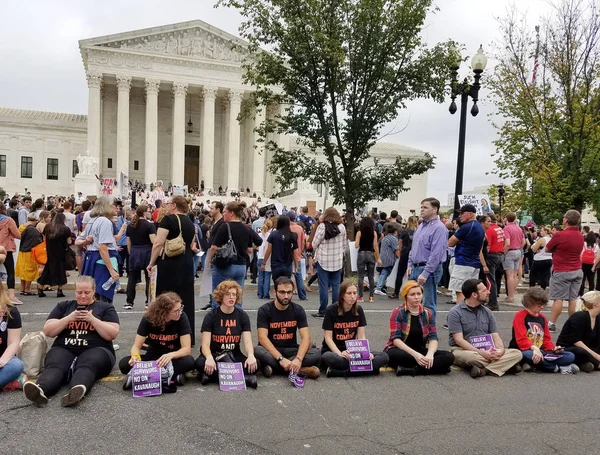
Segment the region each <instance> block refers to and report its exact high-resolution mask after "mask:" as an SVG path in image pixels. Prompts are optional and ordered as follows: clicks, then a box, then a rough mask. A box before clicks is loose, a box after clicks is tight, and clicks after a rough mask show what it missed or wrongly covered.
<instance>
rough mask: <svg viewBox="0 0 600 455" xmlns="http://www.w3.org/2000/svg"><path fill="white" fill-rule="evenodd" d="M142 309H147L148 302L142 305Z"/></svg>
mask: <svg viewBox="0 0 600 455" xmlns="http://www.w3.org/2000/svg"><path fill="white" fill-rule="evenodd" d="M144 308H145V309H146V310H147V309H148V302H146V303H145V304H144Z"/></svg>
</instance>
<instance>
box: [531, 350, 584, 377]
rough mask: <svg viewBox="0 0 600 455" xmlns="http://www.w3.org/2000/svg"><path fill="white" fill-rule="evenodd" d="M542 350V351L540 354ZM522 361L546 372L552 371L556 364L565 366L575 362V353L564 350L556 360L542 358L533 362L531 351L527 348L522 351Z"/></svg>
mask: <svg viewBox="0 0 600 455" xmlns="http://www.w3.org/2000/svg"><path fill="white" fill-rule="evenodd" d="M543 353H544V352H543V351H542V354H543ZM523 361H524V362H526V363H528V364H529V365H531V366H532V367H535V368H536V369H538V370H540V371H546V372H548V373H553V372H554V369H555V367H556V366H559V367H566V366H569V365H571V364H572V363H575V354H573V353H572V352H569V351H565V352H563V353H562V357H561V358H559V359H556V360H552V361H550V360H542V361H541V362H540V363H538V364H535V363H533V351H532V350H531V349H528V350H527V351H523Z"/></svg>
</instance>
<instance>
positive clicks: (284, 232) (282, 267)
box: [260, 215, 298, 284]
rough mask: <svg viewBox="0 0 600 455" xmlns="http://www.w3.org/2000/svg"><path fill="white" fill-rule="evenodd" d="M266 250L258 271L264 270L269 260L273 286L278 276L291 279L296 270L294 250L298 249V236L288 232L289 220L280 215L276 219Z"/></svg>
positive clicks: (285, 216)
mask: <svg viewBox="0 0 600 455" xmlns="http://www.w3.org/2000/svg"><path fill="white" fill-rule="evenodd" d="M267 242H268V243H269V244H268V245H267V249H266V251H265V257H264V258H263V264H262V265H261V267H260V269H261V270H262V271H264V270H265V266H266V263H267V262H268V261H269V259H271V278H272V279H273V284H275V282H276V281H277V278H279V277H280V276H285V277H287V278H291V277H292V274H293V273H295V271H296V270H297V269H298V261H297V259H296V257H297V256H296V250H297V249H298V236H297V235H296V233H295V232H292V231H290V218H289V217H288V216H287V215H281V216H279V217H278V218H277V229H276V230H274V231H273V232H271V233H270V234H269V237H268V238H267Z"/></svg>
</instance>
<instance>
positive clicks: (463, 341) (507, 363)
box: [448, 279, 523, 378]
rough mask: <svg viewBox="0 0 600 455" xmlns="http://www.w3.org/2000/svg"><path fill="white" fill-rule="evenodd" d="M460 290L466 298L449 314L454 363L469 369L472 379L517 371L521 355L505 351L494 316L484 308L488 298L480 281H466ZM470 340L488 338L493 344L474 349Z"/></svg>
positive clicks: (515, 351)
mask: <svg viewBox="0 0 600 455" xmlns="http://www.w3.org/2000/svg"><path fill="white" fill-rule="evenodd" d="M461 291H462V294H463V295H464V297H465V299H464V300H463V301H462V302H461V303H459V304H457V305H456V306H455V307H454V308H452V309H451V310H450V312H449V313H448V330H449V331H450V339H449V343H450V346H451V351H452V353H453V354H454V364H455V365H457V366H459V367H462V368H467V369H469V371H470V374H471V377H472V378H478V377H481V376H485V375H486V373H492V374H494V375H496V376H502V375H504V373H506V372H511V373H518V372H520V371H521V368H520V366H519V362H520V361H521V358H522V357H523V355H522V354H521V351H519V350H518V349H505V348H504V343H503V341H502V338H500V335H499V334H498V326H497V324H496V319H495V318H494V313H492V310H490V309H489V308H487V307H485V306H484V305H483V304H484V303H486V302H487V301H488V297H489V295H490V291H488V289H487V288H486V286H485V284H483V281H481V280H476V279H469V280H466V281H465V282H464V283H463V285H462V288H461ZM473 337H479V338H481V337H486V338H491V342H492V343H493V344H492V345H491V346H489V347H487V348H477V347H475V346H473V345H472V344H471V342H474V341H473Z"/></svg>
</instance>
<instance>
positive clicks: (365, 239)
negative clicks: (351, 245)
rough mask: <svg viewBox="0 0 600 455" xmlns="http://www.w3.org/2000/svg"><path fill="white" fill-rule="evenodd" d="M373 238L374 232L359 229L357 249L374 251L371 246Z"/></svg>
mask: <svg viewBox="0 0 600 455" xmlns="http://www.w3.org/2000/svg"><path fill="white" fill-rule="evenodd" d="M374 238H375V232H371V233H368V234H365V233H363V232H362V231H360V240H359V241H358V251H375V249H374V247H373V239H374Z"/></svg>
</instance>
